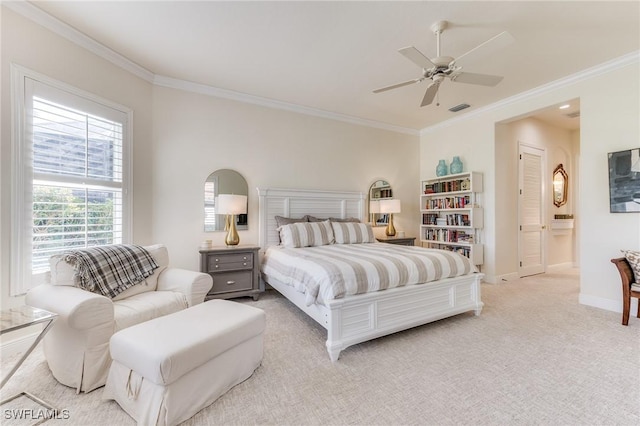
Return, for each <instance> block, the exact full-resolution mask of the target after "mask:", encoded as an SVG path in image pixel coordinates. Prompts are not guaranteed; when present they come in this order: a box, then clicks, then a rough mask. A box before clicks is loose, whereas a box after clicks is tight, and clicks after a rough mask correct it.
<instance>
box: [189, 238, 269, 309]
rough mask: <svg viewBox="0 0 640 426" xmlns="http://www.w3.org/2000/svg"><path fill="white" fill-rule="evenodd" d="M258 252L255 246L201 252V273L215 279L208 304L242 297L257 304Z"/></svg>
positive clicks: (208, 297)
mask: <svg viewBox="0 0 640 426" xmlns="http://www.w3.org/2000/svg"><path fill="white" fill-rule="evenodd" d="M259 249H260V247H255V246H229V247H213V248H210V249H202V250H200V272H204V273H207V274H209V275H211V278H213V287H211V290H209V293H207V296H206V298H205V300H209V299H230V298H232V297H242V296H251V297H253V300H258V297H259V295H260V279H259V267H258V261H259V260H258V250H259Z"/></svg>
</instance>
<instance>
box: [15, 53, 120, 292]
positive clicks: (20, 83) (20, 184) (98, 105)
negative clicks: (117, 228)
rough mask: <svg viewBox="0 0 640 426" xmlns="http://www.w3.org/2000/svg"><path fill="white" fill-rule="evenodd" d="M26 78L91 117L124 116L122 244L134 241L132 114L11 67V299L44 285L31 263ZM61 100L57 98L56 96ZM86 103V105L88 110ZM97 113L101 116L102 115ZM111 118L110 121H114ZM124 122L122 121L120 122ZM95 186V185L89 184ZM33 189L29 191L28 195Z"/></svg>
mask: <svg viewBox="0 0 640 426" xmlns="http://www.w3.org/2000/svg"><path fill="white" fill-rule="evenodd" d="M27 79H31V80H33V81H35V82H36V83H37V84H40V85H44V86H48V88H50V89H51V90H53V91H55V92H57V94H62V96H64V97H67V96H69V98H68V99H71V105H73V106H77V105H78V104H81V105H83V109H85V111H86V112H88V113H95V112H96V110H98V111H100V110H102V111H109V110H111V114H116V115H120V114H121V115H122V116H124V121H123V122H122V125H123V133H122V139H123V140H122V157H123V158H122V185H121V188H122V242H123V243H129V242H131V240H132V236H133V233H132V221H133V173H132V164H133V161H132V154H133V149H132V145H133V143H132V142H133V111H132V110H131V109H130V108H127V107H125V106H122V105H119V104H117V103H114V102H112V101H109V100H107V99H104V98H101V97H99V96H97V95H94V94H92V93H89V92H86V91H84V90H81V89H78V88H76V87H74V86H71V85H69V84H66V83H63V82H60V81H58V80H55V79H53V78H50V77H48V76H45V75H43V74H40V73H37V72H35V71H32V70H29V69H27V68H25V67H22V66H20V65H17V64H13V63H12V64H11V95H12V102H11V159H12V163H11V265H10V276H11V281H10V288H9V294H10V296H20V295H23V294H25V293H26V292H27V291H28V290H29V289H30V288H32V287H34V286H35V285H37V284H40V281H36V280H34V279H33V277H34V276H33V274H32V272H31V259H32V252H31V248H32V229H33V216H32V211H33V210H32V206H33V204H32V200H31V198H30V196H29V193H30V192H31V190H32V188H33V183H34V180H35V178H34V174H33V169H32V166H31V164H30V163H27V160H28V159H29V158H30V153H31V152H32V151H31V150H32V146H33V138H32V135H31V129H30V128H28V126H29V120H28V117H27V113H28V111H27V99H26V97H27V90H26V89H27V85H28V84H27ZM56 99H58V98H57V97H56ZM84 105H86V107H84ZM97 115H100V113H98V114H97ZM109 118H111V117H109ZM118 121H120V120H118ZM86 185H87V186H90V182H86ZM27 190H28V192H27Z"/></svg>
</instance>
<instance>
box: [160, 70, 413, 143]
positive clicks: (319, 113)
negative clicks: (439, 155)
mask: <svg viewBox="0 0 640 426" xmlns="http://www.w3.org/2000/svg"><path fill="white" fill-rule="evenodd" d="M153 84H154V85H156V86H161V87H168V88H171V89H178V90H183V91H186V92H192V93H198V94H202V95H207V96H214V97H217V98H224V99H230V100H233V101H238V102H243V103H247V104H253V105H259V106H263V107H267V108H275V109H280V110H285V111H289V112H295V113H298V114H305V115H311V116H314V117H320V118H326V119H329V120H336V121H343V122H346V123H350V124H357V125H360V126H365V127H373V128H377V129H382V130H389V131H392V132H396V133H404V134H408V135H412V136H419V135H420V132H419V131H418V130H416V129H410V128H407V127H400V126H395V125H393V124H388V123H383V122H380V121H375V120H367V119H364V118H359V117H353V116H350V115H345V114H339V113H336V112H331V111H325V110H321V109H317V108H311V107H306V106H301V105H297V104H292V103H288V102H282V101H277V100H274V99H269V98H263V97H260V96H254V95H249V94H246V93H241V92H236V91H233V90H227V89H220V88H218V87H213V86H208V85H206V84H200V83H193V82H190V81H185V80H180V79H177V78H172V77H165V76H161V75H156V76H155V78H154V79H153Z"/></svg>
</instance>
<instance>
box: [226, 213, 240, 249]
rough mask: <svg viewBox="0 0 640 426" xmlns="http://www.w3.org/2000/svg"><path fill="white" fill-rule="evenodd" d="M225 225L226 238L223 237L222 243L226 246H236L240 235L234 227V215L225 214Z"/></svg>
mask: <svg viewBox="0 0 640 426" xmlns="http://www.w3.org/2000/svg"><path fill="white" fill-rule="evenodd" d="M227 225H228V228H229V230H228V232H227V236H226V238H225V239H224V243H225V244H226V245H228V246H237V245H238V244H239V243H240V236H239V235H238V230H237V229H236V219H235V217H234V215H232V214H230V215H228V216H227Z"/></svg>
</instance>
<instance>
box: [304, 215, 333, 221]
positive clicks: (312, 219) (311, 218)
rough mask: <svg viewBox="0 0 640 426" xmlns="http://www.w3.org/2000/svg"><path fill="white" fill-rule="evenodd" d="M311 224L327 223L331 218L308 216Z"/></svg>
mask: <svg viewBox="0 0 640 426" xmlns="http://www.w3.org/2000/svg"><path fill="white" fill-rule="evenodd" d="M305 217H306V218H307V220H308V221H309V222H326V221H327V220H329V218H326V217H325V218H320V217H315V216H310V215H306V216H305Z"/></svg>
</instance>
